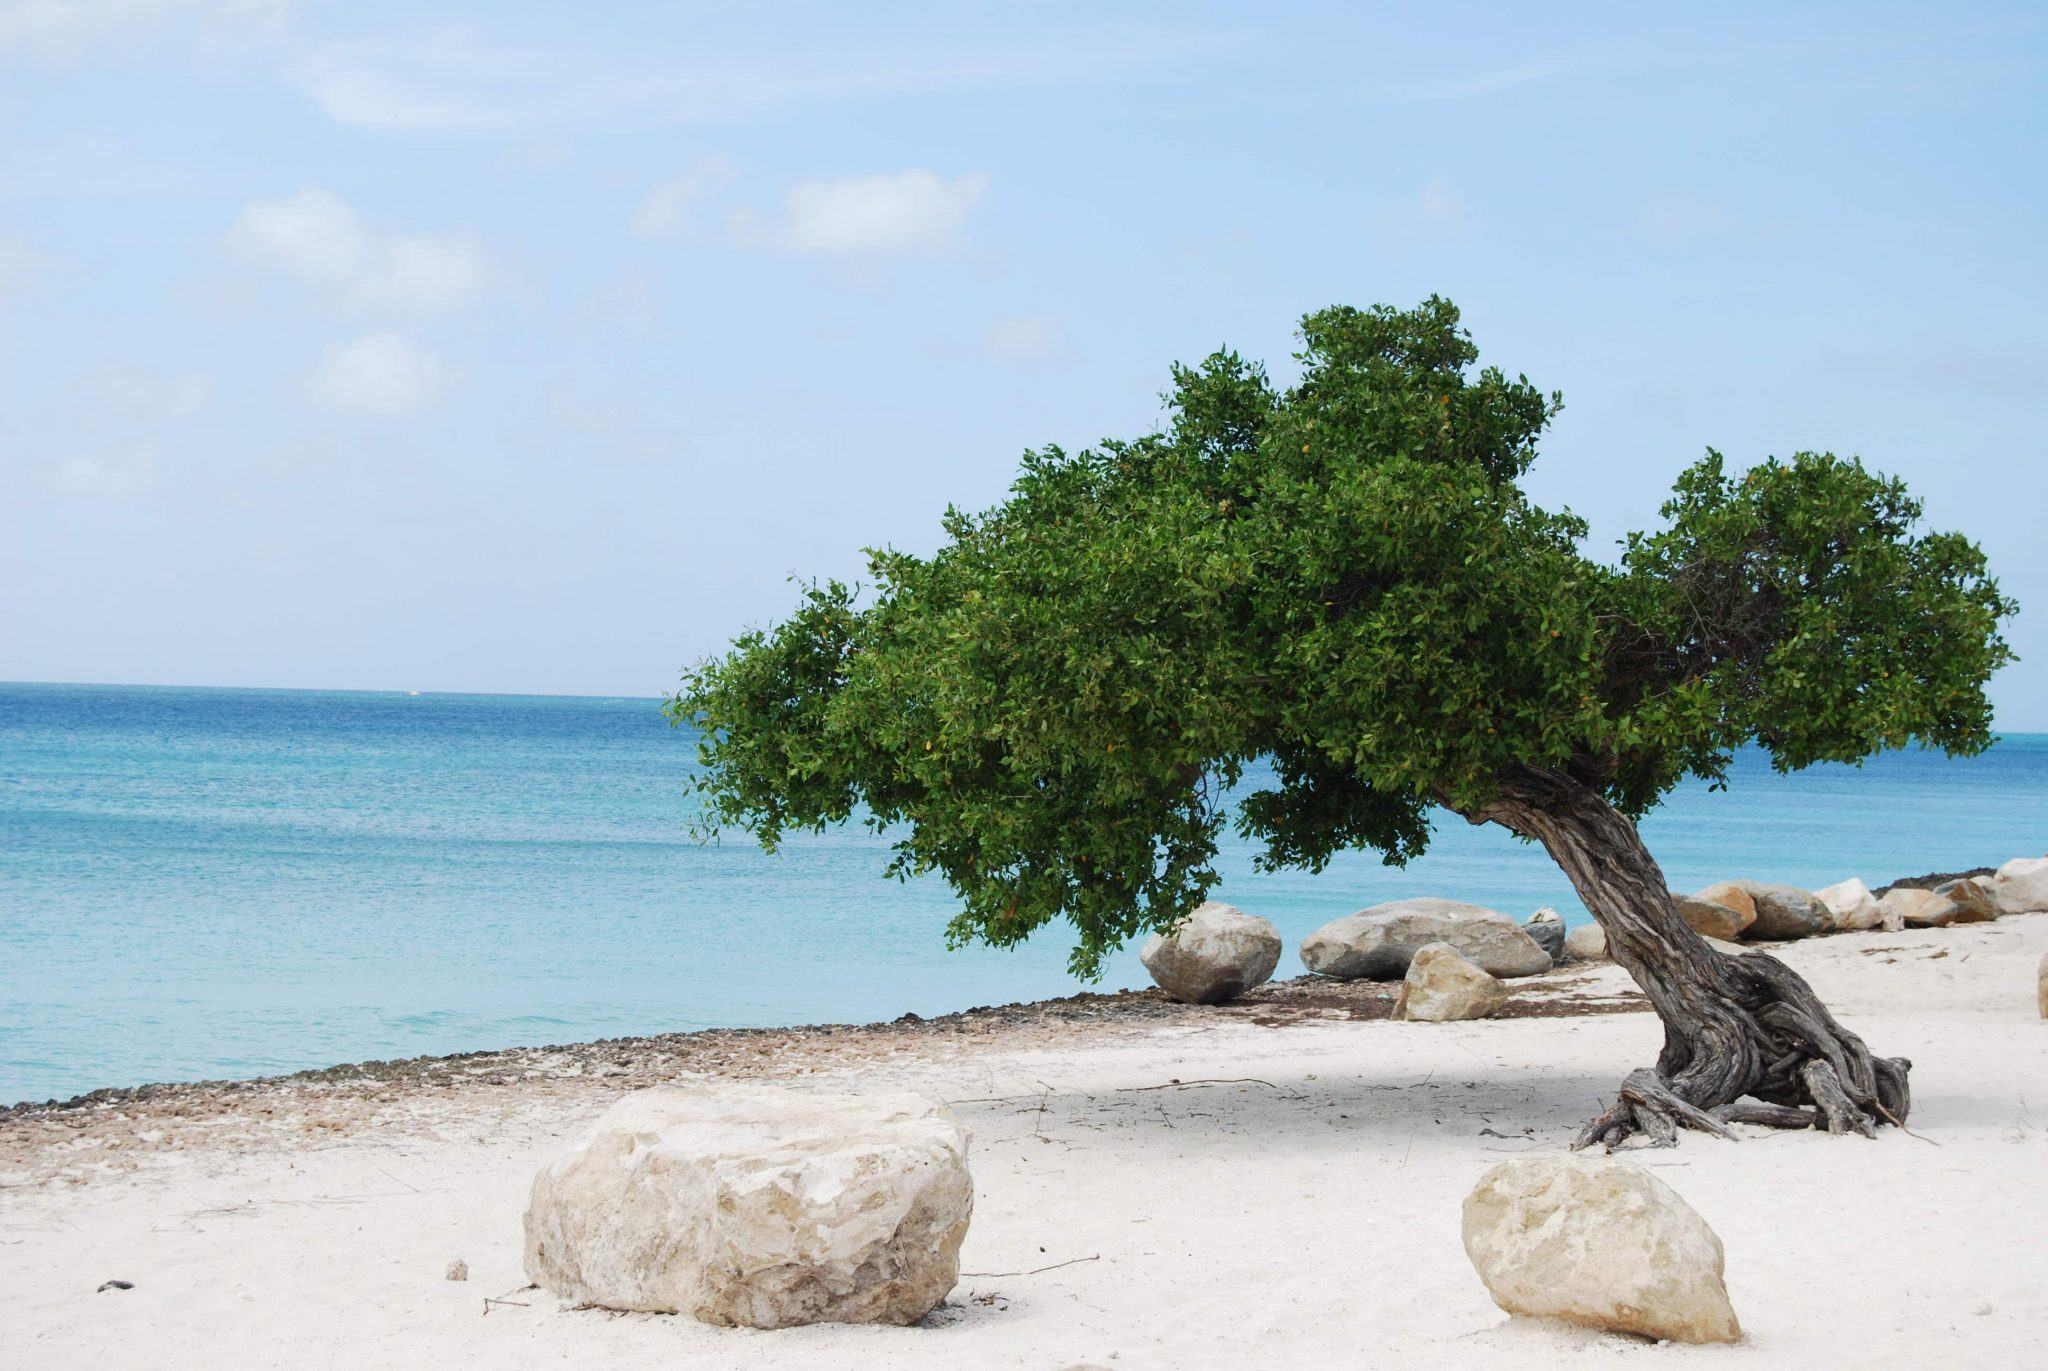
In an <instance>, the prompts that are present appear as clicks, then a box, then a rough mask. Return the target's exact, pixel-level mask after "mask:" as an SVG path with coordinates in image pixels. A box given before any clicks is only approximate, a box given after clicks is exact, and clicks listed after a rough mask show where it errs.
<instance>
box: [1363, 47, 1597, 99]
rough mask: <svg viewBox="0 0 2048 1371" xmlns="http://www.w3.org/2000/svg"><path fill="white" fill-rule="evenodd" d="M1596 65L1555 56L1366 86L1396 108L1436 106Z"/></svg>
mask: <svg viewBox="0 0 2048 1371" xmlns="http://www.w3.org/2000/svg"><path fill="white" fill-rule="evenodd" d="M1596 65H1597V63H1596V62H1595V61H1593V60H1591V59H1589V58H1587V57H1585V56H1583V55H1565V54H1556V55H1552V56H1547V57H1538V58H1534V59H1531V60H1530V61H1527V62H1520V63H1517V64H1515V65H1514V66H1510V67H1496V68H1494V69H1492V70H1490V71H1472V72H1463V73H1460V74H1457V75H1452V76H1434V77H1427V76H1426V77H1419V78H1408V79H1404V80H1400V81H1382V82H1379V83H1377V84H1372V85H1368V86H1366V87H1365V88H1364V89H1365V90H1366V91H1367V93H1368V94H1371V95H1375V96H1377V97H1378V98H1380V99H1382V100H1389V101H1392V102H1394V103H1396V104H1404V105H1406V104H1414V105H1424V104H1437V103H1440V102H1443V101H1447V100H1471V99H1476V98H1478V97H1479V96H1482V95H1493V94H1495V93H1497V92H1499V91H1504V90H1513V89H1514V88H1515V87H1517V86H1526V85H1528V84H1530V83H1531V82H1534V81H1548V80H1552V79H1554V78H1556V77H1560V76H1577V75H1580V74H1582V73H1584V72H1588V71H1591V70H1593V69H1594V68H1595V66H1596Z"/></svg>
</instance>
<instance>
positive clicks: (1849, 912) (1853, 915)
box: [1813, 876, 1884, 933]
mask: <svg viewBox="0 0 2048 1371" xmlns="http://www.w3.org/2000/svg"><path fill="white" fill-rule="evenodd" d="M1813 897H1814V898H1815V899H1816V900H1819V901H1820V902H1821V904H1822V905H1824V906H1825V907H1826V908H1827V911H1828V920H1829V923H1830V924H1831V925H1832V926H1833V927H1834V929H1835V930H1836V931H1837V932H1840V933H1862V932H1865V931H1867V930H1869V929H1873V928H1876V927H1877V926H1878V925H1879V924H1880V923H1882V922H1884V915H1883V912H1882V911H1880V910H1879V909H1878V907H1877V896H1875V895H1873V894H1871V893H1870V887H1869V886H1867V885H1865V884H1863V882H1862V881H1860V880H1858V879H1857V878H1856V877H1854V876H1851V877H1850V878H1849V879H1848V880H1846V881H1837V882H1836V883H1835V884H1833V885H1831V886H1829V887H1827V888H1826V889H1825V890H1816V891H1814V892H1813Z"/></svg>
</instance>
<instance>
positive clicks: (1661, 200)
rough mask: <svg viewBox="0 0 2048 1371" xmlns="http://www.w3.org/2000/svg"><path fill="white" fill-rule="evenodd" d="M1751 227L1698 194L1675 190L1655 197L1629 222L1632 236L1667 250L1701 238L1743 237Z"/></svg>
mask: <svg viewBox="0 0 2048 1371" xmlns="http://www.w3.org/2000/svg"><path fill="white" fill-rule="evenodd" d="M1751 227H1752V226H1751V225H1750V224H1749V223H1748V222H1746V221H1745V220H1744V219H1742V218H1741V217H1740V216H1739V215H1736V214H1734V213H1732V212H1730V211H1729V209H1728V208H1727V206H1725V205H1722V204H1720V203H1718V202H1716V201H1713V200H1709V199H1708V198H1707V197H1706V196H1704V195H1701V194H1699V193H1698V192H1697V191H1689V190H1675V191H1666V192H1664V193H1663V194H1660V195H1656V196H1652V197H1651V198H1650V199H1649V200H1646V201H1644V202H1643V204H1642V205H1641V207H1640V208H1638V209H1637V210H1636V213H1635V217H1634V218H1633V219H1631V220H1630V221H1629V224H1628V232H1629V234H1630V236H1632V237H1636V238H1642V239H1646V240H1648V241H1649V242H1652V243H1656V244H1659V245H1660V246H1664V247H1678V246H1682V245H1684V244H1686V243H1690V242H1693V241H1695V240H1697V239H1700V238H1714V237H1721V236H1724V235H1727V234H1732V233H1742V232H1745V231H1746V230H1748V229H1749V228H1751Z"/></svg>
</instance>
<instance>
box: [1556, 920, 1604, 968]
mask: <svg viewBox="0 0 2048 1371" xmlns="http://www.w3.org/2000/svg"><path fill="white" fill-rule="evenodd" d="M1564 952H1565V956H1566V957H1568V958H1569V959H1570V960H1572V961H1575V962H1604V961H1606V960H1607V930H1606V929H1604V928H1602V927H1601V926H1600V925H1599V924H1580V925H1579V926H1578V927H1577V928H1575V929H1573V930H1572V931H1571V932H1569V933H1567V934H1565V935H1564Z"/></svg>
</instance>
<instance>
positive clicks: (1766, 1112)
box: [1707, 1100, 1820, 1128]
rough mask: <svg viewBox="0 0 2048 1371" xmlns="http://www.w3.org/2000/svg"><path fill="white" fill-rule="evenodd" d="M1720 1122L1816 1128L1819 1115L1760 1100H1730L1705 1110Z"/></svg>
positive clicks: (1772, 1126)
mask: <svg viewBox="0 0 2048 1371" xmlns="http://www.w3.org/2000/svg"><path fill="white" fill-rule="evenodd" d="M1707 1112H1708V1113H1709V1114H1712V1115H1713V1116H1714V1117H1715V1118H1717V1119H1719V1120H1720V1121H1721V1122H1722V1123H1753V1124H1760V1125H1762V1126H1763V1127H1765V1128H1818V1127H1819V1126H1820V1115H1819V1114H1817V1113H1816V1112H1814V1111H1813V1110H1811V1109H1794V1108H1793V1107H1792V1106H1790V1105H1784V1104H1765V1103H1764V1102H1763V1101H1762V1100H1731V1101H1729V1102H1728V1103H1727V1104H1717V1105H1715V1106H1714V1107H1713V1108H1712V1109H1709V1110H1708V1111H1707Z"/></svg>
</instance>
